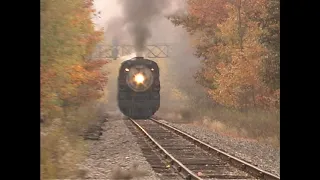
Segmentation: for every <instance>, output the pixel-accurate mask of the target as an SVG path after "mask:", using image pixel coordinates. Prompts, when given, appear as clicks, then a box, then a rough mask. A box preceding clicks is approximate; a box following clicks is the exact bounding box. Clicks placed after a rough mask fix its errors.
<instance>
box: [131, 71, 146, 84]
mask: <svg viewBox="0 0 320 180" xmlns="http://www.w3.org/2000/svg"><path fill="white" fill-rule="evenodd" d="M144 79H145V78H144V76H143V74H141V73H138V74H137V75H135V76H134V81H135V82H136V83H137V84H142V83H143V82H144Z"/></svg>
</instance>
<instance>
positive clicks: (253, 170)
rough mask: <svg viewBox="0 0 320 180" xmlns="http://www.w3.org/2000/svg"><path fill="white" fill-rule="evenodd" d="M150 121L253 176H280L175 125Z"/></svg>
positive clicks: (268, 179) (275, 178)
mask: <svg viewBox="0 0 320 180" xmlns="http://www.w3.org/2000/svg"><path fill="white" fill-rule="evenodd" d="M150 119H151V120H152V121H154V122H156V123H158V124H159V125H161V126H163V127H165V128H167V129H169V130H171V131H173V132H175V133H177V134H180V135H181V136H182V137H184V138H185V139H187V140H189V141H191V142H193V143H194V144H197V145H198V146H199V147H201V148H202V149H204V150H207V151H209V152H211V153H212V152H213V153H215V154H217V155H218V157H220V158H221V159H223V160H227V161H228V162H229V163H230V164H232V165H234V166H236V167H239V168H241V169H242V170H243V171H246V172H248V173H249V174H252V175H253V176H255V177H259V178H261V179H266V180H280V177H278V176H276V175H273V174H271V173H269V172H266V171H264V170H262V169H260V168H258V167H255V166H253V165H251V164H249V163H247V162H245V161H243V160H241V159H239V158H237V157H234V156H232V155H229V154H227V153H225V152H223V151H221V150H219V149H217V148H214V147H212V146H211V145H209V144H207V143H205V142H202V141H200V140H198V139H196V138H194V137H192V136H190V135H189V134H187V133H185V132H182V131H181V130H179V129H177V128H175V127H172V126H170V125H167V124H165V123H162V122H159V121H157V120H156V119H154V118H150Z"/></svg>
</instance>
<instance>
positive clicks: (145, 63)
mask: <svg viewBox="0 0 320 180" xmlns="http://www.w3.org/2000/svg"><path fill="white" fill-rule="evenodd" d="M118 107H119V109H120V111H121V112H122V113H123V114H124V115H125V116H128V117H130V118H133V119H147V118H150V117H151V116H152V115H153V114H154V113H155V112H157V111H158V109H159V107H160V79H159V67H158V65H157V63H156V62H154V61H151V60H149V59H144V58H143V57H135V58H132V59H130V60H127V61H124V62H123V63H122V64H121V66H120V68H119V76H118Z"/></svg>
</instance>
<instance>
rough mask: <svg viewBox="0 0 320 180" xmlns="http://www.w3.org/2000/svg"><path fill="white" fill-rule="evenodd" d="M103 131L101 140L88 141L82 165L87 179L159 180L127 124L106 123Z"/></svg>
mask: <svg viewBox="0 0 320 180" xmlns="http://www.w3.org/2000/svg"><path fill="white" fill-rule="evenodd" d="M103 129H104V132H103V134H102V136H101V140H99V141H88V147H89V153H88V157H87V159H86V161H85V162H84V163H83V164H82V165H81V168H82V169H83V170H85V171H86V172H87V173H86V179H104V180H107V179H141V180H158V179H159V178H158V177H156V175H155V173H154V172H153V170H152V168H151V167H150V165H149V163H148V162H147V161H146V160H145V158H144V157H143V154H142V152H141V150H140V147H139V146H138V144H137V143H136V140H135V137H134V136H132V134H131V132H130V131H129V130H128V128H127V127H126V125H125V124H124V120H121V118H110V119H107V122H105V123H104V126H103Z"/></svg>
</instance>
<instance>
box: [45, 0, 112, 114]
mask: <svg viewBox="0 0 320 180" xmlns="http://www.w3.org/2000/svg"><path fill="white" fill-rule="evenodd" d="M92 6H93V3H92V0H90V1H89V0H87V1H84V0H71V1H64V0H55V1H53V0H41V67H40V71H41V79H40V83H41V111H42V112H43V113H45V114H48V115H51V116H53V117H54V116H59V112H63V109H65V108H68V107H71V106H74V107H77V106H79V105H80V104H81V103H86V102H88V101H90V100H95V99H97V98H99V96H100V94H101V93H100V92H99V91H100V90H101V89H102V87H103V86H104V85H105V83H106V77H105V74H103V73H101V72H100V68H101V67H102V66H103V65H104V64H106V61H104V60H98V61H90V60H88V59H86V58H85V57H88V55H90V54H91V53H92V52H93V51H94V48H95V46H96V44H97V43H98V42H99V41H100V40H102V35H103V31H97V30H96V29H95V27H94V24H93V22H92V14H93V13H94V12H95V11H94V9H93V8H92Z"/></svg>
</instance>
